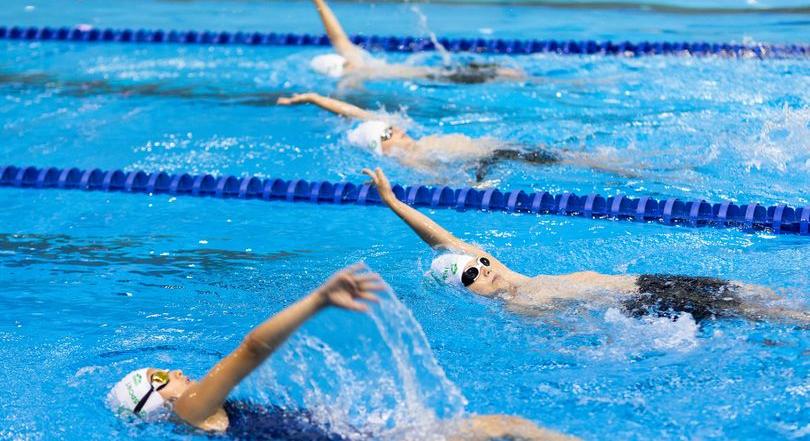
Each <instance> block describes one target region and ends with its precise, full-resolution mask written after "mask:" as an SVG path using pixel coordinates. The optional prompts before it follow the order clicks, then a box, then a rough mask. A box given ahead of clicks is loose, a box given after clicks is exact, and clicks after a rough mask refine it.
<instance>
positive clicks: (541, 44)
mask: <svg viewBox="0 0 810 441" xmlns="http://www.w3.org/2000/svg"><path fill="white" fill-rule="evenodd" d="M350 38H351V40H352V41H353V42H354V43H355V44H357V45H358V46H360V47H363V48H365V49H368V50H383V51H388V52H423V51H433V50H436V45H435V44H434V43H433V42H432V41H431V40H430V39H428V38H427V37H408V36H406V37H397V36H379V35H352V36H351V37H350ZM3 39H5V40H20V41H71V42H87V43H105V42H106V43H144V44H159V43H170V44H201V45H213V46H219V45H243V46H324V47H328V46H329V39H328V38H327V36H326V35H312V34H294V33H286V34H285V33H275V32H269V33H263V32H212V31H175V30H170V31H165V30H148V29H137V30H134V29H111V28H105V29H96V28H89V27H73V28H71V27H60V28H52V27H47V26H46V27H37V26H29V27H24V26H0V40H3ZM438 42H439V44H441V45H442V46H443V47H444V48H445V49H447V50H448V51H450V52H475V53H483V54H509V55H527V54H538V53H553V54H560V55H615V56H627V57H639V56H649V55H688V56H706V55H719V56H725V57H730V58H785V57H807V56H810V44H734V43H709V42H705V41H704V42H660V41H659V42H650V41H642V42H639V43H632V42H629V41H622V42H612V41H595V40H582V41H575V40H504V39H484V38H447V37H442V38H439V39H438Z"/></svg>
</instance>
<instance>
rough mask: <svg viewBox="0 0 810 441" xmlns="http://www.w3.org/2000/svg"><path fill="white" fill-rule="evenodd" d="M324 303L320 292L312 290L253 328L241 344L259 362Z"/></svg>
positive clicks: (322, 306) (324, 304) (323, 305)
mask: <svg viewBox="0 0 810 441" xmlns="http://www.w3.org/2000/svg"><path fill="white" fill-rule="evenodd" d="M326 304H327V303H326V300H325V298H324V297H323V296H322V295H321V294H320V292H319V291H314V292H312V293H310V294H309V295H307V296H306V297H304V298H303V299H301V300H299V301H297V302H295V303H293V304H292V305H291V306H289V307H287V308H286V309H284V310H283V311H281V312H279V313H278V314H276V315H274V316H273V317H271V318H270V319H268V320H266V321H265V322H264V323H262V324H260V325H259V326H257V327H255V328H253V330H252V331H251V332H250V334H248V335H247V337H246V338H245V342H244V343H243V345H248V346H249V348H250V349H251V351H252V352H253V353H255V354H256V355H257V356H258V357H260V358H261V361H260V362H259V363H261V362H262V361H264V359H265V358H267V357H268V356H269V355H270V354H272V353H273V352H274V351H275V350H276V349H277V348H278V347H279V346H281V344H282V343H284V341H286V340H287V338H289V336H290V335H291V334H292V333H293V332H295V330H296V329H298V327H300V326H301V325H302V324H303V323H304V322H305V321H307V320H308V319H309V318H310V317H312V316H313V315H315V314H317V313H318V311H320V310H321V309H323V308H324V307H325V306H326ZM251 342H252V344H251Z"/></svg>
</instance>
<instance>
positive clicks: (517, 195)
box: [0, 166, 810, 236]
mask: <svg viewBox="0 0 810 441" xmlns="http://www.w3.org/2000/svg"><path fill="white" fill-rule="evenodd" d="M0 186H6V187H18V188H34V189H36V188H61V189H80V190H98V191H119V192H128V193H168V194H172V195H189V196H211V197H218V198H238V199H263V200H268V201H269V200H284V201H290V202H295V201H301V202H312V203H331V204H359V205H379V204H381V201H380V196H379V194H378V193H377V190H376V188H375V187H372V186H370V185H368V184H363V185H355V184H352V183H349V182H337V183H332V182H327V181H314V182H307V181H304V180H300V179H296V180H290V181H288V180H283V179H260V178H257V177H253V176H246V177H237V176H213V175H189V174H176V175H170V174H167V173H164V172H156V173H146V172H143V171H131V172H124V171H121V170H110V171H104V170H100V169H93V170H80V169H78V168H64V169H60V168H55V167H51V168H37V167H14V166H6V167H0ZM393 190H394V193H395V194H396V196H397V198H399V200H401V201H403V202H405V203H407V204H410V205H414V206H422V207H434V208H455V209H456V210H458V211H464V210H467V209H474V210H486V211H506V212H510V213H537V214H546V213H548V214H560V215H570V216H584V217H592V218H609V219H628V220H635V221H639V222H646V221H656V222H659V223H662V224H666V225H674V224H680V225H690V226H699V225H715V226H726V227H742V228H743V229H745V230H771V231H773V232H774V233H794V234H801V235H805V236H806V235H810V228H809V226H808V224H810V207H799V208H791V207H788V206H786V205H776V206H772V207H765V206H762V205H759V204H747V205H737V204H733V203H731V202H721V203H715V204H713V203H710V202H706V201H704V200H693V201H681V200H679V199H675V198H670V199H665V200H660V201H659V200H656V199H653V198H650V197H647V196H643V197H640V198H637V199H635V198H629V197H626V196H622V195H617V196H609V197H605V196H601V195H598V194H590V195H583V196H577V195H576V194H573V193H563V194H558V195H553V194H551V193H547V192H537V193H526V192H524V191H519V190H513V191H507V192H502V191H500V190H497V189H488V190H476V189H474V188H470V187H465V188H459V189H453V188H450V187H425V186H409V187H403V186H401V185H395V186H394V187H393Z"/></svg>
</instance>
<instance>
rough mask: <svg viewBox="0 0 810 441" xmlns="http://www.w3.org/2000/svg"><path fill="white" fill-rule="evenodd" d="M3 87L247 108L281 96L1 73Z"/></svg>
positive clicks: (78, 96)
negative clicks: (211, 103) (167, 99)
mask: <svg viewBox="0 0 810 441" xmlns="http://www.w3.org/2000/svg"><path fill="white" fill-rule="evenodd" d="M0 86H5V87H12V88H14V87H16V88H32V87H38V88H44V89H48V90H55V91H57V92H58V93H59V94H60V95H63V96H69V97H77V98H83V97H90V96H98V95H118V96H122V97H160V98H175V99H187V100H202V101H215V102H219V103H220V104H239V105H246V106H273V105H275V104H276V100H278V98H279V97H280V96H282V93H281V92H261V93H258V92H257V93H247V92H231V91H226V90H224V89H220V88H218V87H216V86H212V85H206V86H203V87H191V86H184V87H178V86H173V85H170V84H169V83H168V82H160V83H141V84H117V83H113V82H111V81H108V80H88V81H81V80H63V79H59V78H57V77H55V76H52V75H48V74H45V73H11V72H0Z"/></svg>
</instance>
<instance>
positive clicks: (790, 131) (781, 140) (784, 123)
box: [738, 105, 810, 173]
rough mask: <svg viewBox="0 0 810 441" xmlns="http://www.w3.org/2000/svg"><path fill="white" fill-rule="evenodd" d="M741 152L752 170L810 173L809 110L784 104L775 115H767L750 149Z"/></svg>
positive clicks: (742, 147)
mask: <svg viewBox="0 0 810 441" xmlns="http://www.w3.org/2000/svg"><path fill="white" fill-rule="evenodd" d="M738 150H739V153H740V155H741V156H742V158H743V159H744V160H745V162H744V163H745V165H746V167H747V169H748V170H749V171H750V170H751V169H752V168H753V169H757V170H762V169H772V170H776V171H779V172H780V173H785V172H787V171H788V169H790V168H791V167H792V166H800V167H802V168H804V170H805V171H808V170H810V109H792V108H790V107H789V106H787V105H785V106H784V107H783V108H782V110H780V111H777V113H776V115H767V116H766V119H765V121H764V122H763V124H762V129H761V130H760V133H759V134H758V135H757V136H756V137H755V139H754V140H753V141H752V142H751V144H750V146H741V147H739V148H738Z"/></svg>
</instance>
